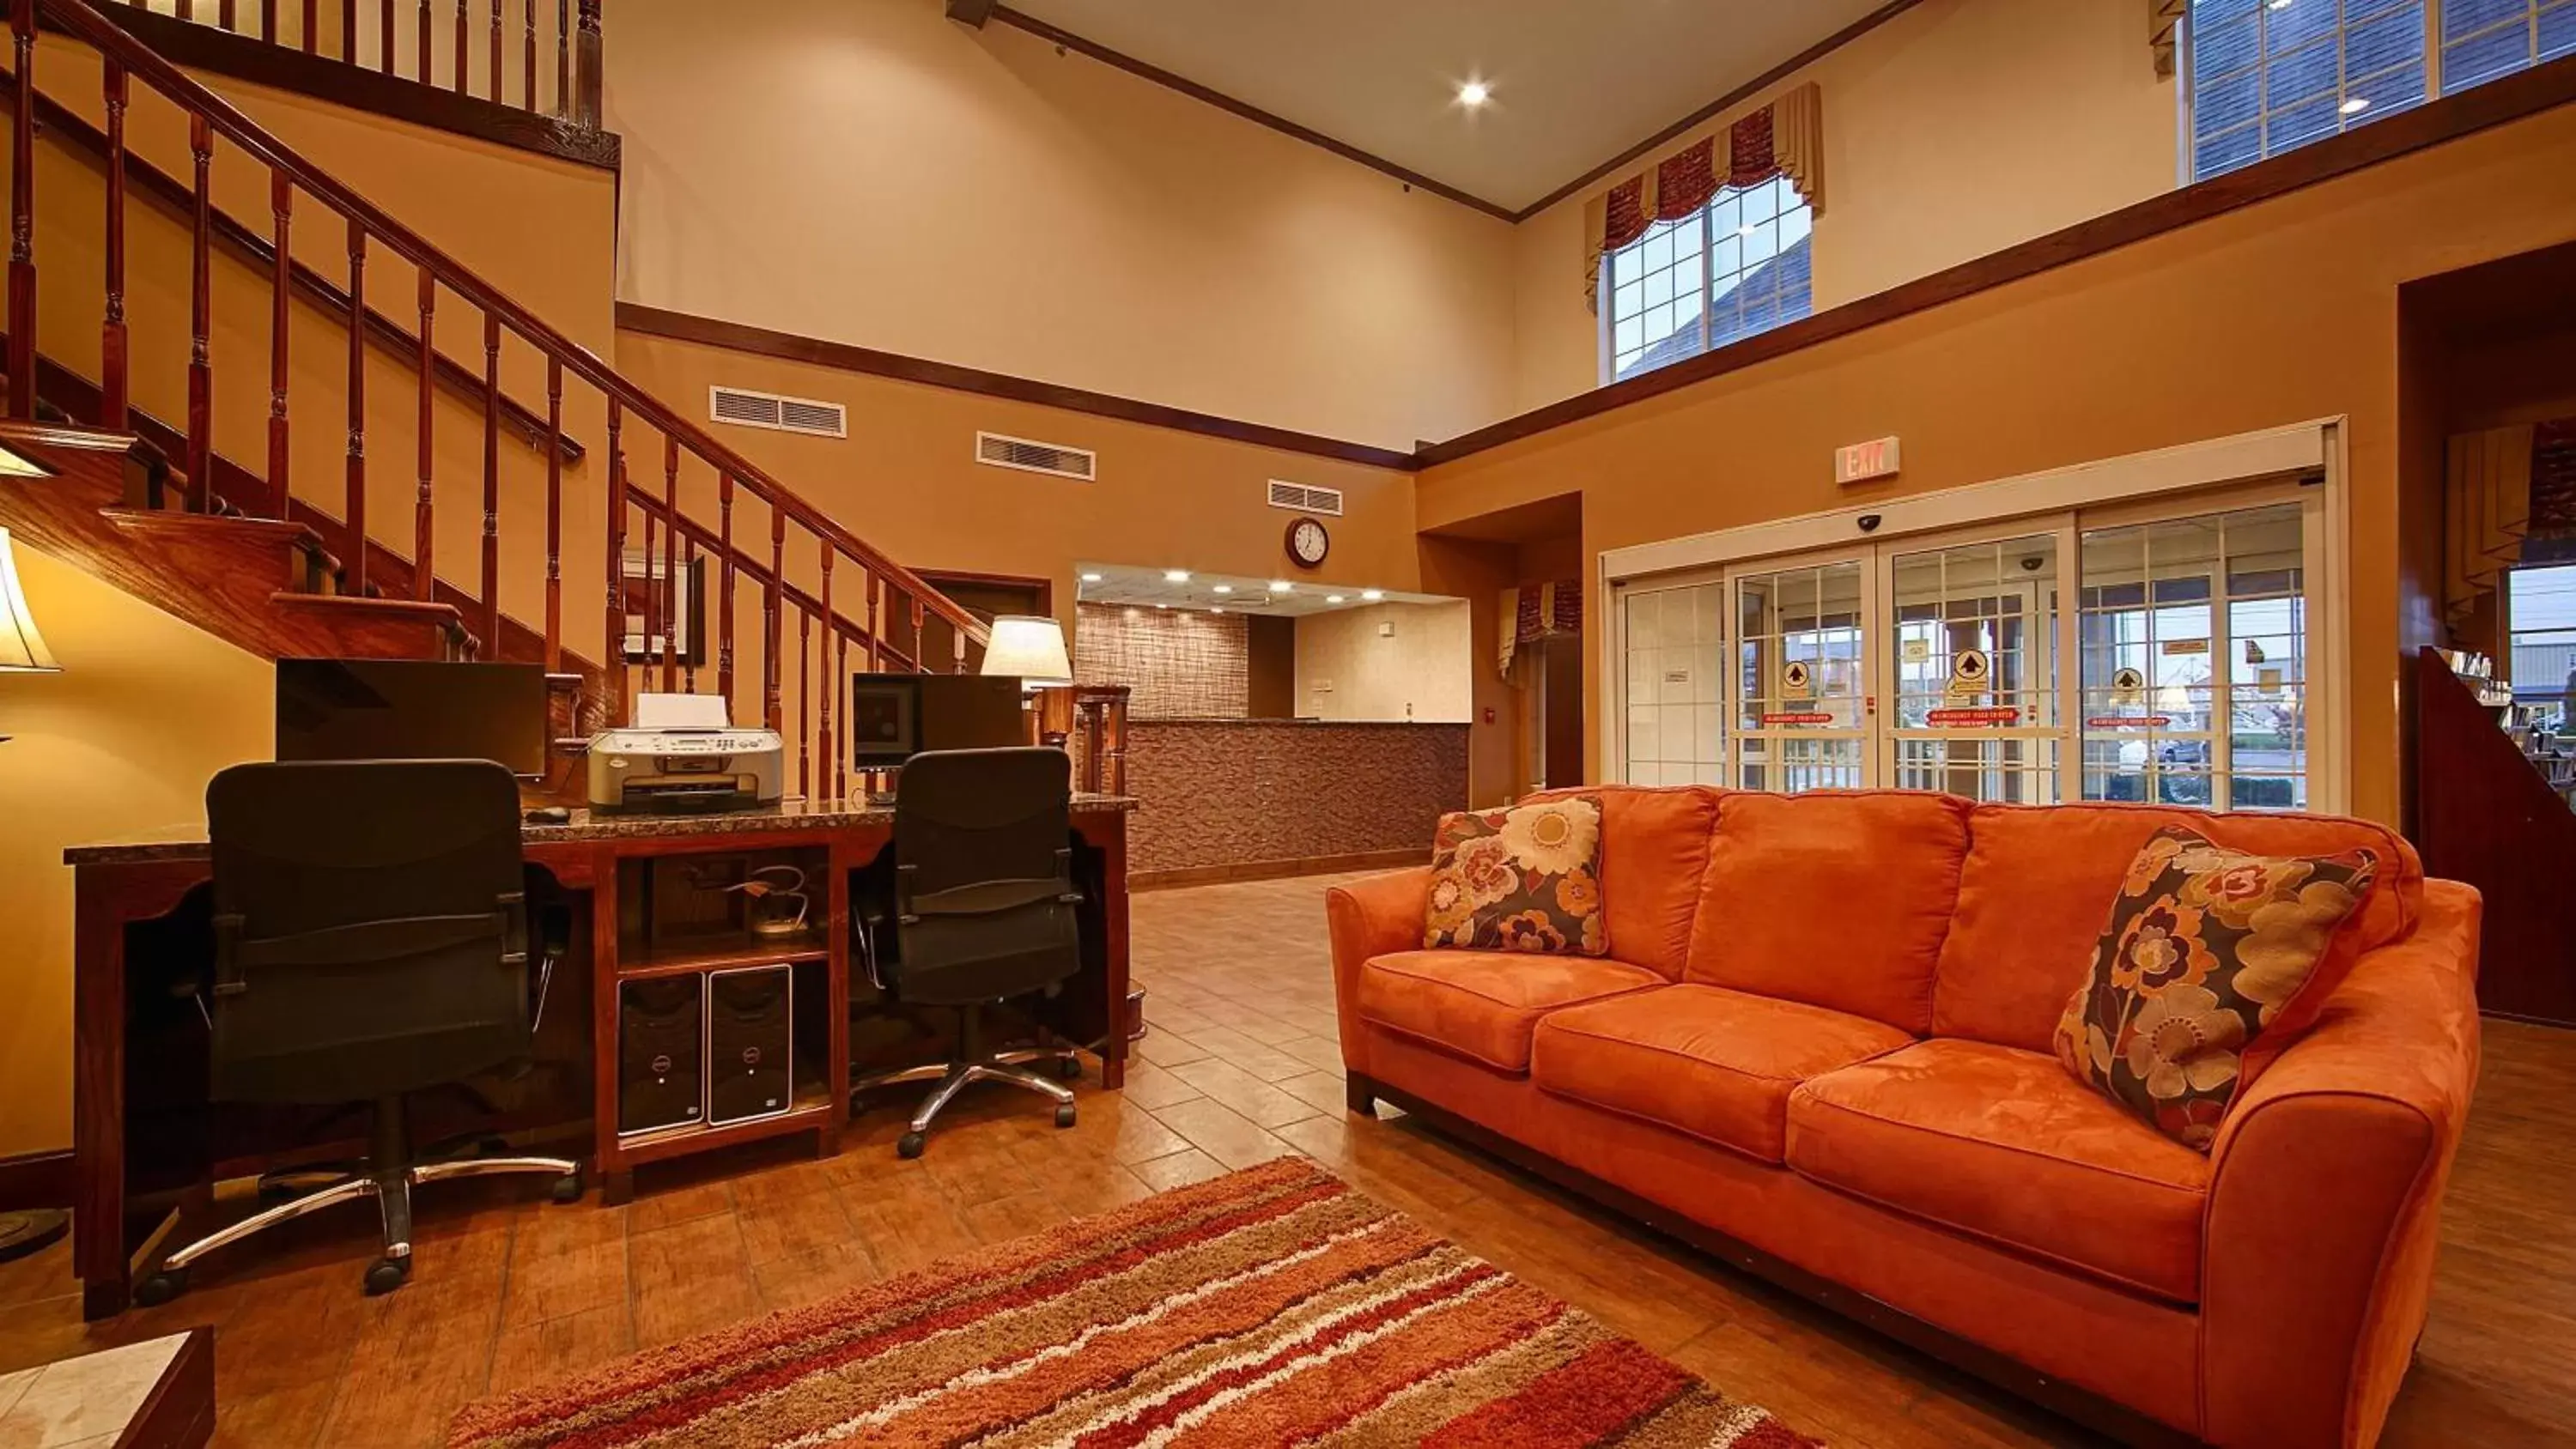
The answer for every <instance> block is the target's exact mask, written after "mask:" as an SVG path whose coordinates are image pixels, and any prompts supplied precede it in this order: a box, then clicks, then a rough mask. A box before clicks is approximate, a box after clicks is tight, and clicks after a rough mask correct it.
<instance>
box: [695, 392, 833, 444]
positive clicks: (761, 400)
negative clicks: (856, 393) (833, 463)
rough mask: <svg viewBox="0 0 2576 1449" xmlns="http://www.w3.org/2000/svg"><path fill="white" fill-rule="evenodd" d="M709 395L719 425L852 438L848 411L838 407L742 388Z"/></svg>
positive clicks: (710, 410)
mask: <svg viewBox="0 0 2576 1449" xmlns="http://www.w3.org/2000/svg"><path fill="white" fill-rule="evenodd" d="M707 391H708V405H707V411H708V412H709V414H710V415H711V416H713V417H714V418H715V420H716V421H717V422H720V423H733V424H736V425H738V426H741V427H746V428H768V429H771V430H772V431H775V432H782V433H810V434H812V435H813V436H815V437H818V438H846V437H848V436H849V435H850V415H849V410H848V409H847V408H844V407H842V406H841V405H840V404H839V403H828V402H815V401H814V400H812V399H811V398H801V397H781V396H779V395H778V394H776V393H770V392H752V391H750V390H748V389H745V388H739V387H716V388H709V389H708V390H707Z"/></svg>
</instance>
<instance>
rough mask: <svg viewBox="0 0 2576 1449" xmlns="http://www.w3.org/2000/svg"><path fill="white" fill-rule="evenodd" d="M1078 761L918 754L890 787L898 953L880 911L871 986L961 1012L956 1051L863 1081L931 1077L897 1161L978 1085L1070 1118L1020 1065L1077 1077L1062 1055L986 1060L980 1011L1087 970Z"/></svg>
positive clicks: (870, 951) (1008, 753)
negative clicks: (1047, 1104)
mask: <svg viewBox="0 0 2576 1449" xmlns="http://www.w3.org/2000/svg"><path fill="white" fill-rule="evenodd" d="M1072 808H1073V761H1072V759H1071V758H1070V757H1069V756H1067V755H1066V754H1065V753H1064V751H1062V750H1050V749H1005V750H943V751H933V752H930V753H926V754H920V755H915V756H914V757H913V758H912V760H911V761H910V762H909V763H907V764H906V765H905V766H904V767H903V769H902V771H901V772H900V773H899V774H898V776H897V778H896V786H895V796H894V856H895V878H894V917H893V925H894V930H893V932H892V935H893V938H894V939H893V941H892V943H891V944H892V946H893V950H892V951H891V952H888V951H886V950H885V949H884V948H885V946H886V945H887V944H888V943H887V942H886V940H885V939H884V938H885V935H886V932H885V931H884V930H883V929H882V928H883V926H884V924H885V919H884V916H883V914H882V913H873V914H869V915H866V916H864V917H863V919H864V920H865V921H866V923H867V924H868V926H869V927H870V930H869V933H868V935H867V937H866V938H864V940H863V942H862V944H863V947H864V948H865V950H866V951H867V956H868V968H869V972H870V975H871V976H872V977H873V978H874V979H875V980H876V983H877V985H878V986H879V988H881V989H883V990H887V991H889V992H891V993H892V994H893V996H894V998H895V999H896V1000H897V1001H899V1002H903V1003H905V1004H907V1005H913V1006H949V1007H955V1008H957V1017H958V1022H957V1052H956V1055H955V1056H954V1057H952V1058H951V1059H950V1060H949V1061H948V1062H947V1063H946V1064H945V1065H944V1066H933V1067H922V1068H914V1069H913V1070H910V1071H905V1072H896V1073H892V1074H890V1075H888V1076H885V1077H880V1078H876V1079H874V1080H872V1081H869V1082H867V1083H864V1084H862V1089H864V1088H865V1087H873V1086H882V1085H885V1084H886V1083H888V1082H894V1081H912V1080H924V1079H927V1078H930V1077H933V1076H935V1077H937V1078H938V1079H939V1085H938V1086H937V1087H936V1088H934V1089H932V1091H931V1094H930V1096H929V1098H928V1099H927V1100H925V1101H924V1102H923V1103H922V1104H921V1107H920V1110H918V1111H916V1112H914V1113H913V1114H912V1130H911V1131H910V1132H907V1133H905V1134H904V1136H903V1139H902V1140H901V1141H900V1142H898V1143H897V1144H896V1148H895V1150H896V1151H898V1152H900V1153H901V1154H902V1155H904V1156H905V1157H919V1156H920V1155H921V1150H922V1147H923V1145H924V1143H925V1142H926V1141H927V1134H928V1133H929V1131H930V1124H931V1122H932V1121H933V1120H934V1119H935V1118H937V1117H938V1116H939V1114H940V1112H941V1111H942V1110H944V1109H945V1108H946V1107H947V1106H948V1104H949V1103H951V1102H953V1101H955V1100H957V1094H958V1093H960V1092H962V1091H964V1090H965V1089H966V1087H967V1086H968V1085H969V1084H970V1083H974V1082H1003V1083H1007V1084H1009V1085H1011V1086H1014V1087H1022V1088H1026V1089H1027V1090H1029V1091H1032V1092H1036V1093H1038V1094H1039V1095H1041V1096H1044V1097H1047V1098H1050V1099H1052V1100H1053V1101H1054V1102H1055V1103H1056V1109H1055V1125H1057V1126H1058V1127H1070V1126H1072V1125H1073V1121H1074V1109H1073V1093H1072V1091H1071V1090H1070V1089H1068V1088H1067V1087H1066V1086H1065V1085H1064V1084H1063V1083H1062V1082H1059V1081H1055V1080H1052V1079H1050V1078H1048V1077H1046V1076H1042V1075H1040V1074H1039V1073H1037V1072H1033V1071H1029V1070H1027V1069H1025V1068H1024V1067H1023V1066H1021V1065H1020V1064H1021V1063H1023V1062H1030V1061H1037V1060H1052V1061H1054V1062H1055V1063H1056V1065H1057V1068H1058V1071H1059V1072H1060V1073H1062V1074H1066V1075H1071V1074H1074V1073H1079V1072H1080V1070H1081V1064H1080V1062H1079V1061H1077V1060H1076V1059H1075V1058H1074V1057H1073V1055H1072V1053H1071V1052H1070V1051H1067V1050H1056V1049H1046V1050H1034V1051H1013V1052H1001V1053H994V1052H989V1051H987V1050H986V1049H985V1047H984V1038H983V1008H984V1007H986V1006H989V1005H993V1004H996V1003H999V1002H1002V1001H1005V1000H1008V999H1009V998H1011V997H1014V996H1026V995H1030V994H1032V993H1037V992H1043V993H1045V994H1047V995H1049V996H1052V995H1054V994H1055V992H1056V990H1057V988H1058V986H1059V984H1060V983H1062V982H1063V981H1064V979H1065V978H1066V977H1068V976H1071V975H1073V974H1074V972H1076V971H1077V970H1079V969H1081V966H1082V943H1081V937H1080V934H1079V929H1078V927H1077V925H1076V921H1075V916H1074V911H1075V907H1076V906H1077V905H1078V904H1079V903H1080V902H1081V900H1082V895H1081V893H1080V892H1079V891H1078V890H1076V889H1075V887H1074V883H1073V846H1072V832H1073V821H1072Z"/></svg>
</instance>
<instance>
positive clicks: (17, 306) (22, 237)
mask: <svg viewBox="0 0 2576 1449" xmlns="http://www.w3.org/2000/svg"><path fill="white" fill-rule="evenodd" d="M9 32H10V36H11V40H12V43H13V45H14V46H15V49H16V56H17V66H18V73H17V105H16V107H15V108H14V110H13V112H12V114H11V116H10V120H9V133H10V134H9V159H10V171H9V416H11V417H13V418H17V419H19V420H21V421H23V422H33V421H35V417H36V0H9Z"/></svg>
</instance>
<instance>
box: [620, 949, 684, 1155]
mask: <svg viewBox="0 0 2576 1449" xmlns="http://www.w3.org/2000/svg"><path fill="white" fill-rule="evenodd" d="M705 1000H706V982H705V978H704V977H701V976H698V975H696V974H695V973H691V974H688V975H683V976H656V977H648V978H646V979H644V980H641V981H621V982H619V983H618V984H617V1130H618V1132H619V1133H620V1134H621V1135H623V1134H631V1133H637V1132H653V1131H658V1130H660V1129H662V1128H665V1127H685V1126H688V1125H690V1124H692V1123H695V1122H698V1121H700V1120H702V1119H703V1118H704V1117H705V1115H706V1072H705V1067H704V1063H705V1051H706V1011H705Z"/></svg>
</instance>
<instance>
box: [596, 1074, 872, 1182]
mask: <svg viewBox="0 0 2576 1449" xmlns="http://www.w3.org/2000/svg"><path fill="white" fill-rule="evenodd" d="M837 1106H838V1104H837V1103H835V1102H834V1101H833V1100H832V1098H831V1096H830V1094H829V1093H828V1092H824V1093H816V1094H811V1095H800V1096H799V1097H798V1098H797V1099H796V1106H795V1107H794V1108H793V1109H792V1110H789V1111H786V1112H782V1113H780V1114H778V1115H777V1116H775V1117H755V1118H753V1119H751V1120H750V1121H748V1122H726V1123H723V1124H721V1125H717V1126H709V1125H707V1124H705V1123H699V1124H696V1125H694V1126H688V1127H667V1128H664V1129H663V1130H661V1131H659V1132H655V1133H652V1134H650V1135H648V1136H642V1137H628V1138H623V1139H621V1140H620V1141H619V1142H618V1144H617V1155H618V1156H619V1157H621V1158H623V1159H624V1160H625V1165H626V1166H627V1167H628V1168H629V1169H632V1168H635V1167H639V1166H642V1165H643V1164H645V1163H648V1162H665V1161H668V1160H670V1159H671V1158H674V1157H686V1156H688V1155H690V1154H691V1153H695V1152H712V1151H714V1150H716V1149H717V1148H720V1147H738V1146H741V1145H742V1144H743V1143H746V1142H765V1141H767V1140H768V1139H770V1138H772V1137H784V1136H787V1135H789V1134H790V1133H795V1132H811V1131H814V1130H816V1129H817V1128H829V1127H831V1126H833V1125H835V1123H836V1121H837V1112H836V1109H837Z"/></svg>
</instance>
